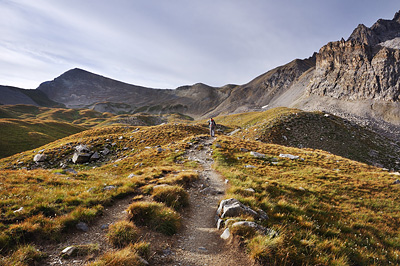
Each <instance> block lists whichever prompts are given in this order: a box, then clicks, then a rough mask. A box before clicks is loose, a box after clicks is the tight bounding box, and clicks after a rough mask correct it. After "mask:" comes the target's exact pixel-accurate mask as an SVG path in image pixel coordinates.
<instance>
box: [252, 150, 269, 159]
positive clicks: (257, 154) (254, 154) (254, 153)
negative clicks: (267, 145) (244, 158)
mask: <svg viewBox="0 0 400 266" xmlns="http://www.w3.org/2000/svg"><path fill="white" fill-rule="evenodd" d="M250 155H252V156H253V157H255V158H265V154H262V153H259V152H255V151H251V152H250Z"/></svg>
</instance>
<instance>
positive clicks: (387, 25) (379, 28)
mask: <svg viewBox="0 0 400 266" xmlns="http://www.w3.org/2000/svg"><path fill="white" fill-rule="evenodd" d="M396 37H400V11H399V12H397V13H396V14H395V16H394V18H393V19H392V20H387V19H379V20H378V21H377V22H375V23H374V25H372V27H371V28H368V27H367V26H365V25H364V24H360V25H358V27H357V28H356V29H355V30H354V31H353V33H352V34H351V35H350V37H349V39H348V40H355V41H359V42H361V43H364V44H367V45H370V46H375V45H377V44H379V43H381V42H385V41H387V40H391V39H394V38H396Z"/></svg>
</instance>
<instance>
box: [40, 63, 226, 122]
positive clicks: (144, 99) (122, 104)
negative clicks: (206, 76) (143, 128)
mask: <svg viewBox="0 0 400 266" xmlns="http://www.w3.org/2000/svg"><path fill="white" fill-rule="evenodd" d="M37 90H39V91H41V92H43V93H45V94H46V95H48V97H49V98H50V99H51V100H53V101H56V102H59V103H63V104H64V105H65V106H67V107H69V108H91V109H94V110H96V111H101V112H105V111H107V112H112V113H133V112H147V113H175V112H178V113H184V114H188V115H191V116H194V117H198V116H200V115H202V114H203V113H205V112H206V111H207V110H209V109H210V108H212V107H213V106H216V105H218V104H219V103H220V101H221V99H223V98H224V93H223V91H224V89H218V88H213V87H210V86H207V85H205V84H201V83H198V84H194V85H192V86H182V87H180V88H178V89H176V90H167V89H152V88H146V87H141V86H136V85H131V84H127V83H124V82H120V81H117V80H113V79H110V78H106V77H103V76H100V75H96V74H93V73H91V72H88V71H85V70H82V69H79V68H75V69H72V70H69V71H67V72H65V73H64V74H62V75H61V76H59V77H57V78H55V79H54V80H52V81H47V82H44V83H42V84H41V85H40V86H39V87H38V88H37ZM221 92H222V93H221Z"/></svg>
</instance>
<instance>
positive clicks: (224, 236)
mask: <svg viewBox="0 0 400 266" xmlns="http://www.w3.org/2000/svg"><path fill="white" fill-rule="evenodd" d="M230 236H231V232H230V230H229V228H226V229H225V230H224V232H223V233H222V235H221V236H220V237H221V238H222V239H224V240H227V239H228V238H229V237H230Z"/></svg>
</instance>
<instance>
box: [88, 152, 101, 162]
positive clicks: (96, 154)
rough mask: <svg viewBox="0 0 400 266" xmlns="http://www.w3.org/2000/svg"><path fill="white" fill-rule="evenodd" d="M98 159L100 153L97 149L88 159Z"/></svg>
mask: <svg viewBox="0 0 400 266" xmlns="http://www.w3.org/2000/svg"><path fill="white" fill-rule="evenodd" d="M98 159H100V155H99V153H98V152H97V151H96V152H94V153H93V154H92V156H90V161H97V160H98Z"/></svg>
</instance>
